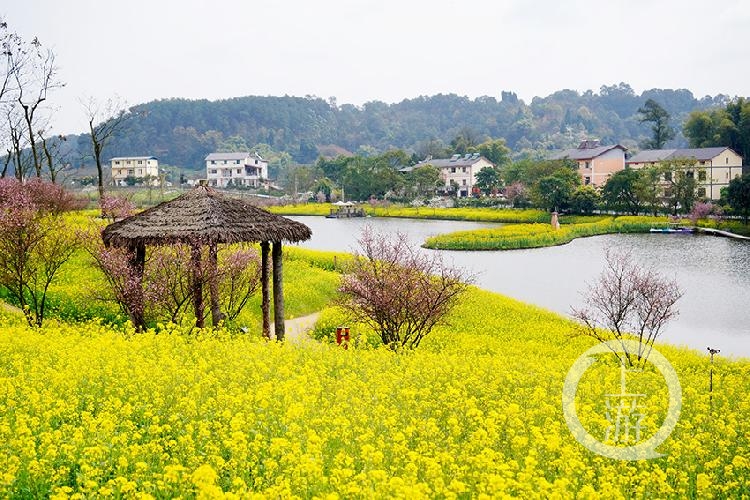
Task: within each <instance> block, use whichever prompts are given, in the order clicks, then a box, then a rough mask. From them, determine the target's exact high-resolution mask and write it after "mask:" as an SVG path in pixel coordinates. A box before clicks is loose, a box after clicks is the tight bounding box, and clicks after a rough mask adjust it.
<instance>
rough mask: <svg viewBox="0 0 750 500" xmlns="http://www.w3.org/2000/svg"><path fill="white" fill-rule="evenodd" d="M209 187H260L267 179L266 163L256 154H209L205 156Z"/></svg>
mask: <svg viewBox="0 0 750 500" xmlns="http://www.w3.org/2000/svg"><path fill="white" fill-rule="evenodd" d="M206 178H207V179H208V185H209V186H215V187H227V186H228V185H230V183H231V185H234V186H247V187H255V188H257V187H260V186H261V184H262V183H263V181H264V180H266V179H268V162H267V161H266V160H264V159H263V158H262V157H261V156H260V155H259V154H258V153H247V152H245V153H211V154H209V155H208V156H206Z"/></svg>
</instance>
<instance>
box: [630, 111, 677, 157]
mask: <svg viewBox="0 0 750 500" xmlns="http://www.w3.org/2000/svg"><path fill="white" fill-rule="evenodd" d="M638 113H640V115H641V116H640V117H639V118H638V121H639V122H641V123H651V133H652V136H651V139H650V140H647V141H644V142H643V143H642V146H643V148H644V149H662V148H663V147H664V144H665V143H666V142H667V141H669V140H672V139H674V129H673V128H672V126H671V125H669V113H668V112H667V110H666V109H664V108H662V107H661V106H660V105H659V103H658V102H656V101H654V100H653V99H649V100H647V101H646V104H644V105H643V107H641V108H638Z"/></svg>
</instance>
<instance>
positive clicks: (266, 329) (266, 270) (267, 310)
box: [260, 241, 271, 339]
mask: <svg viewBox="0 0 750 500" xmlns="http://www.w3.org/2000/svg"><path fill="white" fill-rule="evenodd" d="M270 250H271V245H270V243H268V242H267V241H261V242H260V286H261V294H262V299H261V303H260V310H261V312H262V314H263V336H264V337H265V338H267V339H270V338H271V293H270V286H269V283H268V279H269V275H270V274H271V273H270V270H271V260H270V259H269V258H268V257H269V254H270Z"/></svg>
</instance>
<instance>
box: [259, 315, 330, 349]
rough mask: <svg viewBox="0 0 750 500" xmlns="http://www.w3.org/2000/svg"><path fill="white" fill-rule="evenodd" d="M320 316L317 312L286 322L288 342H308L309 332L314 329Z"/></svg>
mask: <svg viewBox="0 0 750 500" xmlns="http://www.w3.org/2000/svg"><path fill="white" fill-rule="evenodd" d="M319 316H320V313H319V312H316V313H313V314H309V315H307V316H301V317H299V318H294V319H288V320H286V321H284V327H285V330H286V340H289V341H292V342H303V341H305V340H308V339H309V338H310V337H308V336H307V332H309V331H310V330H312V329H313V327H314V326H315V322H316V321H318V317H319ZM271 335H274V328H273V324H271Z"/></svg>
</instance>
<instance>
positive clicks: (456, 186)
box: [409, 153, 494, 197]
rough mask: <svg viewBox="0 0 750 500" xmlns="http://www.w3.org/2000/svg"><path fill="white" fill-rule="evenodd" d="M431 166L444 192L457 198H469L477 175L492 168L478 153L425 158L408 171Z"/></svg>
mask: <svg viewBox="0 0 750 500" xmlns="http://www.w3.org/2000/svg"><path fill="white" fill-rule="evenodd" d="M423 165H432V166H434V167H437V169H438V170H440V178H441V179H442V180H443V183H444V188H443V189H444V191H446V192H455V193H456V196H458V197H466V196H470V195H472V194H473V193H474V192H475V189H474V185H475V184H476V183H477V173H478V172H479V171H480V170H482V169H483V168H485V167H494V165H493V164H492V162H491V161H489V160H488V159H487V158H485V157H484V156H481V155H480V154H479V153H473V154H471V153H470V154H466V155H463V156H462V155H458V154H456V155H453V156H451V157H450V158H444V159H433V158H427V159H425V160H423V161H421V162H419V163H417V164H416V165H414V166H413V167H410V168H409V169H414V168H418V167H421V166H423Z"/></svg>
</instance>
